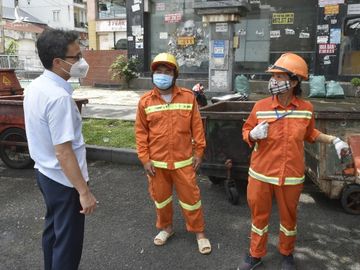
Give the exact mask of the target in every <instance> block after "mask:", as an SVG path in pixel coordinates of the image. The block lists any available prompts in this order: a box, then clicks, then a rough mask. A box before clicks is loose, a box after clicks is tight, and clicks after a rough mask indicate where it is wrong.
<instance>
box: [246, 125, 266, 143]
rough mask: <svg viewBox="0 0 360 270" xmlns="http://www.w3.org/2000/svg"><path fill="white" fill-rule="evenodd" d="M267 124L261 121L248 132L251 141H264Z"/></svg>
mask: <svg viewBox="0 0 360 270" xmlns="http://www.w3.org/2000/svg"><path fill="white" fill-rule="evenodd" d="M268 129H269V123H268V122H266V121H262V122H261V123H260V124H258V125H257V126H256V127H254V128H253V129H252V130H251V131H250V137H251V139H252V140H253V141H256V140H262V139H265V138H266V137H267V135H268Z"/></svg>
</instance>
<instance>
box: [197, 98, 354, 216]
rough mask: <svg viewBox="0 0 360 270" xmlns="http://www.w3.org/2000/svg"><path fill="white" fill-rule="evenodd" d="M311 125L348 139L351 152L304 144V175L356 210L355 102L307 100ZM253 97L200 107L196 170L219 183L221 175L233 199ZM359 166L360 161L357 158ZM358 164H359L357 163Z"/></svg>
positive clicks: (241, 174)
mask: <svg viewBox="0 0 360 270" xmlns="http://www.w3.org/2000/svg"><path fill="white" fill-rule="evenodd" d="M311 102H312V103H313V105H314V115H315V119H316V127H317V128H318V129H319V130H320V131H321V132H324V133H327V134H331V135H335V136H338V137H341V138H343V139H344V140H349V142H350V145H351V148H352V155H350V154H349V155H346V156H344V157H343V158H342V159H341V160H339V159H338V157H337V155H336V152H335V149H334V146H333V145H325V144H320V143H315V144H309V143H306V144H305V165H306V175H307V179H311V180H312V181H313V182H314V183H315V184H316V185H317V186H318V187H319V188H320V190H321V191H323V192H324V193H325V194H326V195H327V196H328V197H329V198H336V199H341V202H342V206H343V207H344V209H345V211H346V212H348V213H352V214H360V186H359V184H360V178H359V175H357V174H356V173H358V171H357V170H356V163H354V160H355V158H354V157H353V156H354V155H358V156H357V158H359V156H360V153H358V151H356V150H357V149H359V148H360V143H359V142H360V139H359V140H355V139H351V138H357V137H356V136H357V135H356V134H359V133H360V106H359V105H358V103H357V102H356V101H355V102H352V101H351V100H342V101H328V100H326V101H324V100H311ZM254 104H255V102H254V101H227V102H219V103H216V104H213V105H209V106H206V107H204V108H201V109H200V112H201V116H202V119H203V123H204V128H205V136H206V142H207V148H206V150H205V155H204V161H203V163H202V165H201V173H202V174H204V175H206V176H208V177H209V179H210V181H211V182H213V183H214V184H218V183H220V182H222V181H224V180H225V191H226V195H227V198H228V199H229V201H230V202H231V203H233V204H236V203H237V202H238V199H239V183H241V181H246V180H247V178H248V176H247V173H248V168H249V161H250V155H251V151H252V150H251V149H250V148H249V146H248V145H247V144H246V143H245V142H244V141H243V139H242V126H243V123H244V122H245V121H246V119H247V117H248V116H249V113H250V111H251V109H252V108H253V105H254ZM357 164H358V166H360V161H358V163H357ZM357 168H359V167H357Z"/></svg>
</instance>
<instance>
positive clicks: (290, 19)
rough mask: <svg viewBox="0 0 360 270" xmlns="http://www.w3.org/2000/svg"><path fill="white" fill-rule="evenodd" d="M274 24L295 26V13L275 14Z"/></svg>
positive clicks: (273, 17)
mask: <svg viewBox="0 0 360 270" xmlns="http://www.w3.org/2000/svg"><path fill="white" fill-rule="evenodd" d="M272 24H294V13H273V16H272Z"/></svg>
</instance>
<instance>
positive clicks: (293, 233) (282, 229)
mask: <svg viewBox="0 0 360 270" xmlns="http://www.w3.org/2000/svg"><path fill="white" fill-rule="evenodd" d="M280 231H282V232H283V233H284V234H285V235H286V236H295V235H296V232H297V230H296V226H295V229H294V230H293V231H289V230H287V229H286V228H285V227H284V226H283V225H281V224H280Z"/></svg>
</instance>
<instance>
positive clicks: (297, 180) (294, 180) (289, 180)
mask: <svg viewBox="0 0 360 270" xmlns="http://www.w3.org/2000/svg"><path fill="white" fill-rule="evenodd" d="M249 175H250V176H251V177H253V178H255V179H257V180H260V181H262V182H265V183H269V184H274V185H279V181H280V179H279V177H270V176H266V175H263V174H261V173H258V172H255V171H254V170H253V169H251V168H249ZM304 181H305V175H303V176H301V177H285V182H284V185H298V184H301V183H303V182H304Z"/></svg>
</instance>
